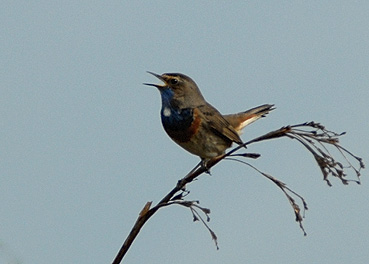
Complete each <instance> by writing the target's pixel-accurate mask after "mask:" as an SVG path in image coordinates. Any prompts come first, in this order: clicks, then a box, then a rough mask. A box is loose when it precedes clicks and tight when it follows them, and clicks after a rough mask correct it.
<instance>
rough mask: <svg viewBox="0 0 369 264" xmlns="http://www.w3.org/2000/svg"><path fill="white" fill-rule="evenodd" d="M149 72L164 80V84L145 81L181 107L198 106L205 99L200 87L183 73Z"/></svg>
mask: <svg viewBox="0 0 369 264" xmlns="http://www.w3.org/2000/svg"><path fill="white" fill-rule="evenodd" d="M148 73H150V74H152V75H154V76H155V77H156V78H158V79H159V80H161V81H162V82H163V84H152V83H144V84H145V85H149V86H154V87H156V88H158V90H159V91H160V93H161V95H162V99H169V100H174V101H176V103H177V104H178V105H179V107H191V106H196V105H199V104H201V103H202V102H203V101H204V98H203V96H202V94H201V92H200V90H199V88H198V87H197V85H196V83H195V82H194V81H193V80H192V79H191V78H190V77H188V76H186V75H184V74H181V73H164V74H162V75H159V74H156V73H153V72H148ZM164 97H165V98H164ZM168 97H170V98H168Z"/></svg>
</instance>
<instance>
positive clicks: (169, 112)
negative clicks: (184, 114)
mask: <svg viewBox="0 0 369 264" xmlns="http://www.w3.org/2000/svg"><path fill="white" fill-rule="evenodd" d="M171 114H172V111H170V109H169V108H168V107H165V108H164V110H163V115H164V116H166V117H169V116H170V115H171Z"/></svg>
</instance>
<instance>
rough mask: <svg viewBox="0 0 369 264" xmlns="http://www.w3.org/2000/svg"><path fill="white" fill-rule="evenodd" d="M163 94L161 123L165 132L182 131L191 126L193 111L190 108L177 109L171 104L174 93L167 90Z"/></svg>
mask: <svg viewBox="0 0 369 264" xmlns="http://www.w3.org/2000/svg"><path fill="white" fill-rule="evenodd" d="M160 94H161V102H162V107H161V112H160V114H161V122H162V124H163V126H164V129H165V130H172V131H180V130H185V129H186V128H188V127H190V126H191V123H192V121H193V116H192V114H193V110H192V109H190V108H184V109H180V108H175V107H173V105H172V104H171V101H172V99H173V95H174V92H173V91H172V90H171V89H170V88H167V89H165V90H162V91H161V92H160Z"/></svg>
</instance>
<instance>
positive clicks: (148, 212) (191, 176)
mask: <svg viewBox="0 0 369 264" xmlns="http://www.w3.org/2000/svg"><path fill="white" fill-rule="evenodd" d="M343 134H344V133H341V134H337V133H334V132H332V131H329V130H326V129H325V127H324V126H322V125H321V124H319V123H315V122H306V123H302V124H298V125H293V126H285V127H282V128H280V129H277V130H275V131H272V132H269V133H267V134H265V135H262V136H260V137H257V138H255V139H252V140H250V141H248V142H245V143H244V144H242V145H239V146H237V147H235V148H233V149H232V150H230V151H229V152H228V153H226V154H224V155H222V156H219V157H217V158H214V159H211V160H209V161H207V162H206V167H205V166H203V163H202V162H200V163H199V164H198V165H197V166H195V168H194V169H192V170H191V171H190V172H189V173H188V174H187V175H186V176H185V177H184V178H182V179H181V180H179V181H178V182H177V184H176V186H175V187H174V188H173V189H172V190H171V191H170V192H169V193H168V194H167V195H166V196H165V197H164V198H163V199H162V200H161V201H160V202H159V203H157V204H156V205H155V206H154V207H152V208H150V207H151V202H148V203H146V205H145V206H144V208H143V209H142V210H141V212H140V214H139V217H138V218H137V220H136V222H135V224H134V226H133V228H132V230H131V232H130V233H129V235H128V236H127V238H126V240H125V241H124V243H123V245H122V247H121V249H120V250H119V252H118V254H117V256H116V257H115V259H114V261H113V262H112V263H113V264H118V263H120V262H121V261H122V259H123V257H124V256H125V254H126V253H127V251H128V249H129V248H130V246H131V245H132V243H133V241H134V240H135V238H136V237H137V235H138V233H139V232H140V230H141V228H142V227H143V226H144V224H145V223H146V222H147V221H148V220H149V219H150V218H151V217H152V216H153V215H154V214H155V213H156V212H157V211H158V210H159V209H160V208H162V207H165V206H169V205H173V204H178V205H181V206H185V207H187V208H189V209H190V210H191V213H192V215H193V218H194V221H198V220H200V221H201V222H202V223H203V224H204V226H205V227H206V228H207V229H208V231H209V232H210V234H211V237H212V238H213V240H214V242H215V244H216V246H217V248H218V244H217V237H216V235H215V233H214V232H213V231H212V230H211V229H210V227H209V226H208V225H207V223H206V222H208V221H209V220H210V218H209V214H210V210H209V209H207V208H203V207H200V206H199V205H198V203H199V202H198V201H186V200H184V198H185V196H186V195H187V194H188V192H187V191H186V185H187V184H189V183H191V182H192V181H193V180H195V179H196V178H197V177H198V176H199V175H201V174H202V173H204V172H209V169H210V168H211V167H213V166H214V165H216V164H217V163H218V162H220V161H221V160H223V159H225V158H228V159H233V160H237V161H239V162H242V163H244V164H246V165H248V166H250V167H251V168H253V169H255V170H256V171H258V172H259V173H260V174H262V175H263V176H264V177H266V178H268V179H269V180H271V181H272V182H274V183H275V184H276V185H277V186H278V187H279V188H280V189H281V190H282V191H283V193H284V194H285V196H286V197H287V199H288V201H289V203H290V204H291V206H292V208H293V210H294V213H295V216H296V221H297V222H299V224H300V228H301V229H302V230H303V232H304V234H305V235H306V232H305V230H304V228H303V226H302V219H303V216H301V212H300V207H299V206H298V204H297V203H296V202H295V200H294V199H293V197H292V196H295V197H297V198H299V199H300V200H301V202H302V205H303V208H304V210H307V204H306V202H305V200H304V198H303V197H302V196H300V195H299V194H298V193H296V192H295V191H293V190H291V189H290V188H288V187H287V186H286V184H285V183H283V182H281V181H280V180H278V179H276V178H275V177H273V176H271V175H269V174H267V173H264V172H262V171H260V170H259V169H257V168H256V167H254V166H253V165H251V164H249V163H247V162H244V161H240V160H239V159H235V158H234V157H246V158H258V157H259V156H260V155H259V154H255V153H241V154H236V152H237V151H239V150H240V149H243V148H244V147H246V146H247V145H250V144H252V143H256V142H260V141H265V140H270V139H275V138H280V137H287V138H291V139H296V140H297V141H298V142H300V143H301V144H302V145H303V146H304V147H305V148H306V149H307V150H308V151H309V152H310V153H311V154H312V155H313V156H314V158H315V160H316V162H317V164H318V166H319V167H320V169H321V171H322V174H323V179H324V180H325V181H326V182H327V183H328V185H329V186H331V183H330V181H329V179H328V177H329V176H330V175H331V176H333V177H337V178H339V179H340V180H341V181H342V183H344V184H348V182H349V181H353V180H347V179H346V178H345V176H346V173H345V172H344V169H345V168H348V169H352V170H353V171H354V172H355V173H356V176H357V180H355V181H354V182H356V183H360V178H359V176H360V170H361V169H362V168H364V163H363V161H362V159H361V158H360V157H357V156H355V155H353V154H352V153H351V152H349V151H348V150H346V149H345V148H343V147H342V146H340V145H339V143H338V137H339V136H341V135H343ZM317 145H319V146H320V147H318V146H317ZM329 145H330V146H333V147H334V148H336V149H337V150H338V151H339V153H340V154H341V155H342V156H343V158H344V161H345V162H346V164H347V165H346V166H344V165H343V164H342V163H341V162H338V161H336V160H335V159H334V158H333V156H332V155H331V154H330V153H329V151H328V149H327V147H326V146H329ZM351 158H353V159H354V160H356V161H357V162H358V168H356V167H355V166H354V165H352V162H351V161H350V159H351ZM198 210H199V211H201V212H202V213H203V214H205V216H206V221H205V220H204V219H203V218H202V216H201V214H200V212H199V211H198Z"/></svg>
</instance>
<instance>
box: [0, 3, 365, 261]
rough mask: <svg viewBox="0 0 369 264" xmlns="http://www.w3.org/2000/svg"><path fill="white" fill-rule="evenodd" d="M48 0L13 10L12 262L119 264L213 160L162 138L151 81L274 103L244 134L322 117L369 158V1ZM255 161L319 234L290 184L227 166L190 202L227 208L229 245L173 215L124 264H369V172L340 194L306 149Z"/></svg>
mask: <svg viewBox="0 0 369 264" xmlns="http://www.w3.org/2000/svg"><path fill="white" fill-rule="evenodd" d="M36 2H37V3H35V2H33V1H2V2H1V9H0V10H1V11H0V22H1V25H2V26H1V28H0V36H1V39H0V41H1V50H0V61H1V64H0V65H1V74H0V76H1V78H0V87H1V96H0V113H1V114H0V124H1V128H2V129H1V130H0V144H1V151H0V175H1V178H0V179H1V184H0V201H1V206H0V263H37V264H43V263H111V261H112V260H113V259H114V257H115V255H116V253H117V251H118V249H119V248H120V246H121V244H122V242H123V241H124V239H125V238H126V236H127V234H128V232H129V231H130V229H131V227H132V225H133V224H134V221H135V220H136V217H137V215H138V213H139V211H140V210H141V209H142V207H143V205H144V204H145V203H146V202H147V201H154V202H157V201H158V200H159V199H160V198H162V197H163V196H164V195H165V194H166V193H167V192H168V191H169V190H170V189H171V188H172V187H173V186H174V185H175V184H176V182H177V180H178V179H179V178H180V177H182V176H184V175H185V174H186V172H188V171H189V170H190V169H191V168H192V167H193V166H194V165H195V164H196V163H197V162H198V158H197V157H195V156H193V155H191V154H189V153H187V152H185V151H184V150H182V149H181V148H179V147H178V146H177V145H176V144H174V143H173V142H172V141H171V140H170V139H169V138H168V137H167V135H166V134H165V132H164V130H163V129H162V127H161V123H160V118H159V110H160V96H159V93H158V91H156V89H154V88H152V87H146V86H143V85H142V83H143V82H156V80H154V78H153V77H152V76H150V75H148V74H147V73H146V71H147V70H149V71H153V72H156V73H163V72H182V73H185V74H187V75H189V76H191V77H192V78H193V79H194V80H195V81H196V82H197V83H198V85H199V87H200V88H201V90H202V92H203V94H204V96H205V98H206V99H207V100H208V101H209V102H210V103H212V104H213V105H214V106H216V107H217V108H218V109H219V110H220V111H221V112H223V113H231V112H238V111H242V110H246V109H248V108H251V107H254V106H257V105H260V104H263V103H274V104H275V105H276V107H277V109H276V110H275V111H273V113H271V114H270V115H269V116H268V117H267V118H265V119H263V120H261V121H258V122H257V123H255V124H253V125H252V126H250V127H248V128H246V130H245V132H244V134H243V136H242V137H243V139H244V140H247V139H250V138H252V137H255V136H257V135H260V134H262V133H265V132H268V131H269V130H272V129H276V128H279V127H281V126H283V125H287V124H294V123H300V122H304V121H311V120H315V121H318V122H321V123H323V124H325V125H326V126H327V127H328V128H329V129H331V130H335V131H337V132H342V131H347V135H346V136H344V137H343V138H342V139H341V142H342V145H343V146H345V147H347V148H348V149H350V150H352V151H353V152H354V153H355V154H357V155H359V156H361V157H363V158H364V160H366V161H367V162H366V163H368V161H369V155H368V149H369V140H368V137H367V135H368V134H369V126H368V120H367V116H368V115H369V110H368V109H369V108H368V98H369V88H368V84H369V48H368V47H369V29H368V28H369V27H368V25H369V16H368V13H369V2H367V1H334V2H333V1H305V2H303V1H263V3H261V1H253V2H246V1H243V2H242V3H241V1H239V2H232V4H230V3H228V2H223V1H212V2H200V1H114V2H112V1H110V2H107V1H75V0H74V1H62V2H54V1H36ZM210 3H211V4H210ZM250 151H252V152H259V153H261V154H262V158H260V159H259V160H257V161H255V162H254V165H256V166H257V167H258V168H259V169H261V170H263V171H265V172H268V173H271V174H273V175H274V176H276V177H278V178H280V179H281V180H283V181H284V182H286V183H287V184H288V186H290V187H291V188H292V189H294V190H295V191H297V192H299V193H300V194H301V195H303V196H304V197H305V199H306V200H307V202H308V205H309V210H308V211H307V212H306V219H305V221H304V225H305V229H306V231H307V233H308V236H307V237H304V236H303V235H302V232H301V231H300V230H299V228H298V225H297V224H296V223H295V222H294V215H293V213H292V211H291V209H290V207H289V204H288V202H287V200H286V199H285V197H284V196H283V194H282V193H281V192H280V190H279V189H278V188H277V187H276V186H274V185H273V184H272V183H270V182H269V181H268V180H266V179H264V178H263V177H261V176H260V175H258V174H257V173H256V172H254V171H253V170H251V169H250V168H248V167H245V166H243V165H241V164H238V163H232V162H229V161H226V162H222V163H221V164H219V165H218V166H216V167H215V168H213V170H212V176H211V177H209V176H206V175H205V176H201V177H200V178H199V180H198V181H196V182H194V183H193V184H192V185H190V186H189V189H190V190H191V194H190V196H189V197H188V198H189V199H196V200H197V199H199V200H200V201H201V205H202V206H204V207H208V208H210V209H211V210H212V213H211V215H210V217H211V221H210V223H209V225H210V226H211V228H212V229H213V230H214V231H215V233H216V234H217V235H218V239H219V240H218V242H219V247H220V250H219V251H217V250H216V249H215V247H214V244H213V242H212V241H211V238H210V235H209V234H208V233H207V231H206V229H205V228H204V227H203V226H202V225H201V224H200V223H193V222H192V216H191V213H190V212H189V210H186V209H185V208H180V207H175V206H173V207H169V208H165V209H163V210H161V211H159V212H158V214H157V215H155V216H154V217H153V218H152V219H151V220H150V221H149V222H148V223H147V225H146V226H145V227H144V228H143V229H142V231H141V233H140V234H139V236H138V238H137V240H136V241H135V242H134V244H133V246H132V248H131V249H130V251H129V252H128V254H127V256H126V258H125V259H124V263H130V264H139V263H162V264H165V263H173V262H175V263H177V264H181V263H213V264H215V263H264V264H268V263H286V264H288V263H300V264H311V263H325V264H331V263H335V264H343V263H362V264H364V263H368V260H369V251H368V248H369V242H368V241H369V240H368V237H369V227H368V220H369V213H368V212H369V204H368V185H369V181H368V173H367V171H365V170H364V171H363V176H362V185H361V186H358V185H356V184H351V185H349V186H342V184H341V183H340V182H339V181H338V180H334V179H333V180H332V183H333V187H331V188H329V187H328V186H327V185H326V184H325V182H324V181H323V180H322V176H321V174H320V171H319V169H318V168H317V167H316V166H315V163H314V160H313V159H312V157H311V156H310V154H308V153H307V152H306V151H305V150H304V149H303V148H302V147H301V146H300V145H298V144H297V142H293V141H289V140H287V139H282V140H274V141H271V142H268V143H261V144H256V145H253V146H250ZM349 176H350V177H354V174H353V173H350V175H349Z"/></svg>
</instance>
